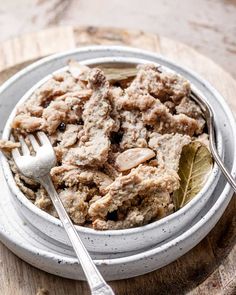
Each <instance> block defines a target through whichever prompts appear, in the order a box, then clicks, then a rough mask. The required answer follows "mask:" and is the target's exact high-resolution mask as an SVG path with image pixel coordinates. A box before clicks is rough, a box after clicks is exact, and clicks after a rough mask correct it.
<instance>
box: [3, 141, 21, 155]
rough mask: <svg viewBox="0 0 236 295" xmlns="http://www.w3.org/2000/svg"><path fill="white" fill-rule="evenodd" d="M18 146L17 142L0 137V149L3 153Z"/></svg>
mask: <svg viewBox="0 0 236 295" xmlns="http://www.w3.org/2000/svg"><path fill="white" fill-rule="evenodd" d="M19 147H20V143H19V142H13V141H10V140H2V139H0V150H2V151H3V152H5V153H10V152H11V151H12V150H13V149H15V148H19Z"/></svg>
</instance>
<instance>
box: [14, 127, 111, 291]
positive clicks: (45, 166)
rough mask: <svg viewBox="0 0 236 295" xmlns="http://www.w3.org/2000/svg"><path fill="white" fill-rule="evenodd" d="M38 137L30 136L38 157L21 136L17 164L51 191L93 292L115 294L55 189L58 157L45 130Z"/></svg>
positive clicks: (15, 152) (15, 151)
mask: <svg viewBox="0 0 236 295" xmlns="http://www.w3.org/2000/svg"><path fill="white" fill-rule="evenodd" d="M37 137H38V140H39V141H37V139H36V138H35V137H34V136H33V135H32V134H30V135H28V138H29V140H30V142H31V144H32V147H33V149H34V150H35V152H36V155H35V156H32V155H31V154H30V150H29V148H28V146H27V144H26V142H25V140H24V138H23V137H22V136H20V137H19V141H20V144H21V150H22V154H23V155H21V154H20V152H19V149H17V148H16V149H13V151H12V156H13V159H14V161H15V163H16V166H17V167H18V169H19V171H20V172H21V173H22V174H24V175H25V176H26V177H29V178H32V179H34V180H36V181H37V182H39V183H40V184H41V185H42V186H43V187H44V188H45V189H46V191H47V192H48V195H49V196H50V198H51V200H52V203H53V205H54V207H55V209H56V211H57V213H58V216H59V218H60V220H61V222H62V224H63V226H64V228H65V231H66V233H67V235H68V237H69V239H70V241H71V244H72V246H73V248H74V251H75V253H76V255H77V258H78V260H79V262H80V264H81V266H82V268H83V271H84V273H85V276H86V278H87V281H88V284H89V287H90V290H91V294H93V295H114V292H113V291H112V289H111V287H110V286H109V285H108V284H107V283H106V282H105V280H104V279H103V277H102V276H101V274H100V272H99V270H98V269H97V267H96V266H95V264H94V262H93V260H92V258H91V256H90V255H89V253H88V251H87V250H86V248H85V246H84V244H83V242H82V241H81V239H80V237H79V235H78V233H77V231H76V229H75V226H74V225H73V223H72V222H71V220H70V217H69V216H68V214H67V212H66V210H65V208H64V206H63V204H62V202H61V200H60V198H59V196H58V194H57V192H56V190H55V188H54V185H53V183H52V180H51V177H50V170H51V168H52V167H54V166H55V165H56V156H55V153H54V150H53V148H52V145H51V143H50V141H49V139H48V137H47V136H46V134H45V133H44V132H38V133H37ZM11 140H13V141H14V138H13V137H11ZM39 143H40V144H39Z"/></svg>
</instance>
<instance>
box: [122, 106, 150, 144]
mask: <svg viewBox="0 0 236 295" xmlns="http://www.w3.org/2000/svg"><path fill="white" fill-rule="evenodd" d="M121 120H122V124H121V131H122V133H123V137H122V140H121V143H120V147H121V148H122V149H123V150H125V149H129V148H133V147H146V146H147V140H146V139H147V129H146V128H145V126H144V123H143V121H142V117H141V115H140V114H139V113H138V112H129V111H123V112H122V113H121Z"/></svg>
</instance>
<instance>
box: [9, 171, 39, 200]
mask: <svg viewBox="0 0 236 295" xmlns="http://www.w3.org/2000/svg"><path fill="white" fill-rule="evenodd" d="M14 178H15V182H16V184H17V186H18V187H19V188H20V190H21V191H22V192H23V193H24V194H25V195H26V196H27V197H28V198H29V199H31V200H35V198H36V197H35V192H34V191H33V190H32V189H31V188H29V187H27V186H26V185H25V184H24V183H23V181H22V178H21V177H20V175H19V174H18V173H17V174H15V175H14Z"/></svg>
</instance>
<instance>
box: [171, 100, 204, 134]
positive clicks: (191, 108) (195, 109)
mask: <svg viewBox="0 0 236 295" xmlns="http://www.w3.org/2000/svg"><path fill="white" fill-rule="evenodd" d="M175 110H176V113H177V114H185V115H186V116H188V117H191V118H194V119H196V120H197V122H198V126H199V129H198V130H197V134H200V133H202V131H203V128H204V126H205V120H204V118H203V116H202V111H201V108H200V106H199V105H197V104H196V102H194V101H193V100H191V99H189V98H188V97H184V98H183V99H182V100H181V102H180V104H179V105H177V106H176V107H175Z"/></svg>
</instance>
